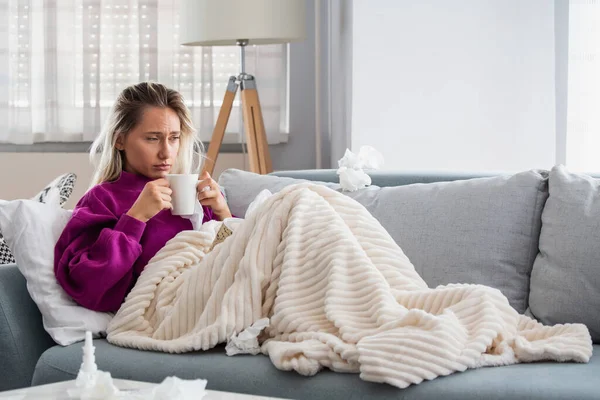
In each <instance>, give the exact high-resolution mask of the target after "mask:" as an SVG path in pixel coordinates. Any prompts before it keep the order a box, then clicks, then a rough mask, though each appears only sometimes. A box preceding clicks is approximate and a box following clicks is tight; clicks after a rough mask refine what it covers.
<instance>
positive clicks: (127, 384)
mask: <svg viewBox="0 0 600 400" xmlns="http://www.w3.org/2000/svg"><path fill="white" fill-rule="evenodd" d="M113 383H114V384H115V386H116V387H117V388H119V390H136V389H146V388H149V387H152V386H154V385H155V384H154V383H148V382H138V381H129V380H123V379H113ZM72 388H75V381H66V382H58V383H51V384H49V385H41V386H33V387H28V388H23V389H16V390H9V391H7V392H0V400H9V399H10V400H72V399H71V398H70V397H69V395H68V394H67V390H68V389H72ZM202 400H276V399H275V398H274V397H261V396H251V395H247V394H239V393H230V392H219V391H215V390H207V391H206V395H205V396H204V397H203V398H202ZM279 400H281V399H279Z"/></svg>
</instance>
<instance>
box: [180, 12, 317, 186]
mask: <svg viewBox="0 0 600 400" xmlns="http://www.w3.org/2000/svg"><path fill="white" fill-rule="evenodd" d="M180 12H181V14H180V15H181V21H182V23H181V44H182V45H185V46H232V45H235V46H239V48H240V61H241V72H240V74H239V75H238V76H231V77H230V78H229V83H228V85H227V89H226V91H225V96H224V99H223V105H222V106H221V109H220V110H219V116H218V117H217V123H216V124H215V127H214V130H213V134H212V138H211V140H210V143H209V146H208V153H207V155H206V156H207V157H206V158H207V159H206V161H205V163H204V168H203V171H208V172H209V173H210V174H211V175H212V173H213V170H214V167H215V163H216V161H217V157H218V155H219V149H220V148H221V144H222V143H223V136H224V135H225V129H226V128H227V122H228V121H229V116H230V114H231V109H232V106H233V100H234V98H235V95H236V92H237V90H238V87H239V88H240V92H241V103H242V118H243V120H244V128H245V131H246V138H247V143H248V157H249V161H250V170H251V171H252V172H256V173H259V174H268V173H270V172H272V171H273V166H272V164H271V156H270V154H269V145H268V143H267V136H266V133H265V126H264V122H263V115H262V111H261V108H260V101H259V98H258V91H257V85H256V79H255V78H254V76H252V75H250V74H248V73H246V65H245V62H246V59H245V48H246V46H248V45H260V44H278V43H289V42H292V41H296V40H301V39H303V38H304V37H305V29H306V28H305V21H306V8H305V0H183V1H182V3H181V11H180Z"/></svg>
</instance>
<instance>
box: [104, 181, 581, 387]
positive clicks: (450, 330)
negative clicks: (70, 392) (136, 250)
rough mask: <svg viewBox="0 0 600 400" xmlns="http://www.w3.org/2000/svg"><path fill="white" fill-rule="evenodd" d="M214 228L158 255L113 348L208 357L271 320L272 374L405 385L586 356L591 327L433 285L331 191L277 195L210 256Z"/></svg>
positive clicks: (354, 206) (114, 327)
mask: <svg viewBox="0 0 600 400" xmlns="http://www.w3.org/2000/svg"><path fill="white" fill-rule="evenodd" d="M219 224H220V223H218V222H211V223H208V224H205V225H204V227H203V229H202V231H198V232H194V231H186V232H182V233H180V234H179V235H178V236H177V237H175V238H174V239H172V240H171V241H169V242H168V243H167V244H166V246H165V247H164V248H163V249H161V250H160V251H159V252H158V253H157V254H156V256H155V257H154V258H153V259H152V260H151V261H150V263H149V264H148V266H147V267H146V269H145V270H144V272H143V273H142V275H141V276H140V278H139V280H138V281H137V283H136V285H135V287H134V288H133V290H132V291H131V293H130V294H129V295H128V297H127V299H126V301H125V302H124V303H123V305H122V307H121V309H120V310H119V311H118V313H117V314H116V316H115V317H114V319H113V320H112V322H111V323H110V326H109V328H108V340H109V341H110V342H111V343H113V344H116V345H120V346H126V347H134V348H138V349H148V350H158V351H165V352H177V353H179V352H187V351H193V350H200V349H209V348H211V347H213V346H215V345H216V344H218V343H223V342H226V341H227V339H228V338H230V337H231V336H232V334H234V333H238V332H240V331H242V330H244V329H245V328H247V327H248V326H250V325H251V324H252V323H253V322H255V321H257V320H259V319H261V318H263V317H269V318H270V326H269V327H268V328H267V329H266V334H265V337H264V338H262V339H266V340H264V341H263V343H262V351H263V353H265V354H268V355H269V357H270V358H271V361H272V362H273V364H275V366H276V367H277V368H279V369H282V370H296V371H298V372H299V373H300V374H303V375H312V374H315V373H317V372H318V371H319V370H320V369H321V368H322V367H327V368H330V369H332V370H334V371H343V372H355V373H360V376H361V378H362V379H364V380H368V381H375V382H387V383H389V384H391V385H395V386H398V387H401V388H403V387H406V386H408V385H410V384H415V383H419V382H421V381H423V380H429V379H434V378H435V377H437V376H441V375H448V374H451V373H453V372H456V371H464V370H466V369H467V368H476V367H481V366H494V365H506V364H512V363H517V362H528V361H535V360H544V359H547V360H557V361H570V360H572V361H577V362H587V361H588V360H589V358H590V356H591V354H592V341H591V337H590V334H589V332H588V330H587V328H586V327H585V326H584V325H580V324H569V325H556V326H553V327H547V326H543V325H541V324H539V323H537V322H536V321H534V320H532V319H530V318H528V317H526V316H523V315H519V314H518V313H517V312H516V311H515V310H514V309H513V308H511V307H510V306H509V304H508V301H507V300H506V298H505V297H504V296H503V295H502V294H501V293H500V291H498V290H496V289H492V288H489V287H485V286H480V285H466V284H455V285H447V286H440V287H437V288H435V289H430V288H428V287H427V285H426V284H425V282H424V281H423V280H422V279H421V277H420V276H419V275H418V274H417V273H416V272H415V268H414V267H413V265H412V264H411V262H410V261H409V260H408V258H407V257H406V256H405V255H404V253H403V252H402V250H401V249H400V247H399V246H398V245H397V244H396V243H395V242H394V240H393V239H392V238H391V237H390V236H389V234H388V233H387V232H386V231H385V230H384V228H383V227H382V226H381V225H380V224H379V222H378V221H377V220H376V219H375V218H374V217H372V216H371V215H370V214H369V213H368V211H367V210H366V209H365V208H364V207H362V206H361V205H360V204H358V203H357V202H355V201H354V200H352V199H350V198H349V197H347V196H345V195H343V194H340V193H338V192H335V191H333V190H331V189H328V188H326V187H322V186H317V185H312V184H310V183H306V184H299V185H294V186H290V187H287V188H285V189H283V190H282V191H281V192H279V193H278V194H275V195H273V196H271V197H270V198H268V199H267V200H266V201H265V203H263V204H262V205H261V206H260V207H258V208H257V209H256V210H255V212H252V213H250V215H248V216H247V219H246V220H245V221H244V222H242V223H241V224H240V225H239V226H238V227H237V228H236V229H235V232H234V234H233V235H232V236H231V237H229V238H228V239H227V240H225V242H223V243H221V244H219V245H217V246H216V247H215V248H214V250H213V251H211V252H209V248H210V246H211V244H212V242H213V239H214V237H215V233H216V231H217V229H218V227H219Z"/></svg>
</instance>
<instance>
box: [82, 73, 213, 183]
mask: <svg viewBox="0 0 600 400" xmlns="http://www.w3.org/2000/svg"><path fill="white" fill-rule="evenodd" d="M146 107H160V108H167V107H168V108H170V109H172V110H173V111H175V113H176V114H177V116H178V117H179V121H180V122H181V128H180V129H181V136H180V139H179V140H180V144H179V153H178V154H177V159H176V160H175V162H174V163H173V169H172V170H171V173H174V174H184V173H192V172H193V169H199V163H200V158H201V155H202V151H203V146H202V142H200V140H199V139H198V138H197V137H196V132H195V129H194V126H193V124H192V119H191V116H190V111H189V109H188V108H187V106H186V105H185V102H184V99H183V96H182V95H181V94H180V93H179V92H177V91H176V90H173V89H169V88H167V87H166V86H164V85H162V84H160V83H153V82H141V83H138V84H135V85H132V86H129V87H127V88H125V89H124V90H123V91H122V92H121V93H120V94H119V96H118V97H117V99H116V101H115V104H114V105H113V107H112V109H111V111H110V115H109V116H108V119H107V121H106V123H105V125H104V127H103V129H102V131H101V132H100V134H99V135H98V137H97V138H96V140H94V143H92V147H91V148H90V160H91V162H92V164H94V166H95V169H96V170H95V172H94V177H93V178H92V182H91V186H94V185H97V184H100V183H103V182H111V181H114V180H116V179H117V178H118V177H119V176H120V174H121V171H122V170H123V154H122V153H121V151H120V150H118V149H117V148H116V143H117V139H118V137H119V136H120V135H124V136H125V135H127V134H128V133H129V132H130V131H131V130H132V129H133V128H135V127H136V126H137V125H138V124H139V123H140V121H141V118H142V114H143V112H144V109H145V108H146ZM196 156H197V157H196ZM195 162H197V163H198V164H197V165H194V163H195Z"/></svg>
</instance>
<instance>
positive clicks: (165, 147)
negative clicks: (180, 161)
mask: <svg viewBox="0 0 600 400" xmlns="http://www.w3.org/2000/svg"><path fill="white" fill-rule="evenodd" d="M158 156H159V157H160V158H161V159H167V158H169V142H168V141H167V140H163V141H161V143H160V149H159V150H158Z"/></svg>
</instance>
